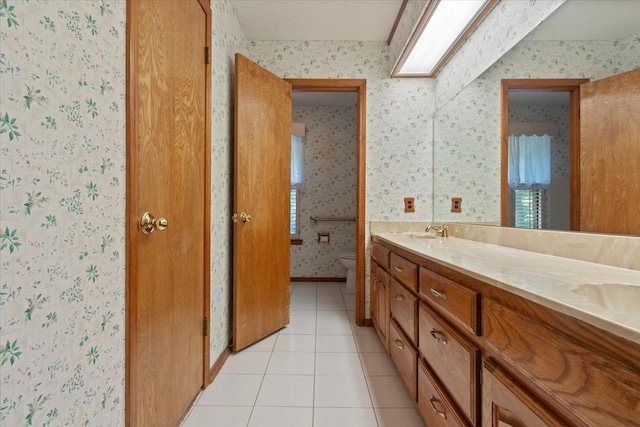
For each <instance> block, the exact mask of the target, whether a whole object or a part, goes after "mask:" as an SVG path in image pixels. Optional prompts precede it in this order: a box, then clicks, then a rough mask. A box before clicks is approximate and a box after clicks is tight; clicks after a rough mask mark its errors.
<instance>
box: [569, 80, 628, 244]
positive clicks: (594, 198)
mask: <svg viewBox="0 0 640 427" xmlns="http://www.w3.org/2000/svg"><path fill="white" fill-rule="evenodd" d="M580 97H581V101H580V230H582V231H592V232H602V233H614V234H634V235H639V234H640V220H638V218H640V179H638V170H639V167H640V166H639V165H640V120H639V119H638V118H639V117H640V70H634V71H629V72H627V73H622V74H618V75H616V76H611V77H607V78H604V79H602V80H597V81H594V82H591V83H586V84H583V85H582V86H581V88H580Z"/></svg>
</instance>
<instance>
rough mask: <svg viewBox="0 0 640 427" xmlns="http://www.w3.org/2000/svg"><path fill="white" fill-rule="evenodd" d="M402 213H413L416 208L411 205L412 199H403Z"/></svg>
mask: <svg viewBox="0 0 640 427" xmlns="http://www.w3.org/2000/svg"><path fill="white" fill-rule="evenodd" d="M404 211H405V212H415V211H416V207H415V205H414V203H413V197H405V198H404Z"/></svg>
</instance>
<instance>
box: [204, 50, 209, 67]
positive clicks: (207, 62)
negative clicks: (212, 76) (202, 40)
mask: <svg viewBox="0 0 640 427" xmlns="http://www.w3.org/2000/svg"><path fill="white" fill-rule="evenodd" d="M204 63H205V64H209V46H205V47H204Z"/></svg>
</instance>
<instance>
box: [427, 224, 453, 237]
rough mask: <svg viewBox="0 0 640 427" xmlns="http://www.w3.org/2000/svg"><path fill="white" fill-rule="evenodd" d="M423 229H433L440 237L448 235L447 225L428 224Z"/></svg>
mask: <svg viewBox="0 0 640 427" xmlns="http://www.w3.org/2000/svg"><path fill="white" fill-rule="evenodd" d="M425 231H426V232H427V233H428V232H430V231H433V232H435V233H436V234H437V235H438V236H440V237H449V227H447V226H446V225H429V226H428V227H427V228H426V229H425Z"/></svg>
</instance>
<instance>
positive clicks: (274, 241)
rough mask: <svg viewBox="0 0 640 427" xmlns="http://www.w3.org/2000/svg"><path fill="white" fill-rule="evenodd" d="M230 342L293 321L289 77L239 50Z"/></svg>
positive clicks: (240, 344) (249, 340) (237, 344)
mask: <svg viewBox="0 0 640 427" xmlns="http://www.w3.org/2000/svg"><path fill="white" fill-rule="evenodd" d="M235 84H236V87H235V125H234V126H235V148H234V178H235V179H234V194H235V196H234V212H235V213H237V214H240V213H241V212H245V213H247V214H249V215H251V222H246V223H245V222H242V221H241V220H238V222H237V223H235V224H234V234H233V236H234V238H233V268H234V278H233V349H234V350H235V351H237V350H240V349H242V348H244V347H247V346H248V345H250V344H253V343H254V342H256V341H258V340H260V339H262V338H264V337H266V336H267V335H269V334H271V333H272V332H275V331H277V330H278V329H281V328H283V327H284V326H286V325H287V324H288V323H289V251H290V245H289V243H290V242H289V239H290V235H289V192H290V188H291V172H290V170H291V85H290V84H289V83H287V82H285V81H283V80H282V79H280V78H278V77H277V76H275V75H273V74H271V73H270V72H268V71H267V70H265V69H264V68H262V67H260V66H259V65H257V64H255V63H253V62H251V61H250V60H249V59H247V58H245V57H244V56H242V55H240V54H236V81H235Z"/></svg>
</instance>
